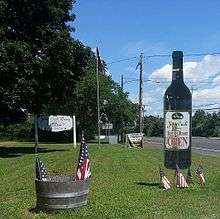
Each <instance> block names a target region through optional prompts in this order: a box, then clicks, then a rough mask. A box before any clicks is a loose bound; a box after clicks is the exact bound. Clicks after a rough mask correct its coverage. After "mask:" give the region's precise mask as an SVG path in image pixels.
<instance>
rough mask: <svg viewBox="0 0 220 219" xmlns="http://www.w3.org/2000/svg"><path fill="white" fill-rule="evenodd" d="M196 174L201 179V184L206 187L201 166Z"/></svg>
mask: <svg viewBox="0 0 220 219" xmlns="http://www.w3.org/2000/svg"><path fill="white" fill-rule="evenodd" d="M196 174H197V176H198V177H199V181H200V184H201V185H202V186H204V185H205V177H204V173H203V168H202V166H201V165H199V167H198V169H197V170H196Z"/></svg>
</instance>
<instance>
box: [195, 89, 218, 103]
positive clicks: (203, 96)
mask: <svg viewBox="0 0 220 219" xmlns="http://www.w3.org/2000/svg"><path fill="white" fill-rule="evenodd" d="M193 101H194V102H197V103H200V104H201V103H210V102H212V103H213V102H218V103H220V86H216V87H213V88H208V89H202V90H199V91H195V92H194V93H193Z"/></svg>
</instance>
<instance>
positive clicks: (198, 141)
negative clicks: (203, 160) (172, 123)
mask: <svg viewBox="0 0 220 219" xmlns="http://www.w3.org/2000/svg"><path fill="white" fill-rule="evenodd" d="M144 145H145V146H146V147H147V146H149V145H151V146H155V147H161V148H162V147H163V138H160V137H145V138H144ZM192 149H193V151H195V152H198V153H202V154H206V155H213V156H220V138H203V137H193V138H192Z"/></svg>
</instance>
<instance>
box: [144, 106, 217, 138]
mask: <svg viewBox="0 0 220 219" xmlns="http://www.w3.org/2000/svg"><path fill="white" fill-rule="evenodd" d="M163 126H164V120H163V118H161V117H155V116H145V118H144V133H145V135H146V136H161V137H162V136H163ZM192 135H193V136H202V137H220V111H219V112H213V113H208V112H206V111H204V110H197V111H196V112H195V113H194V115H193V116H192Z"/></svg>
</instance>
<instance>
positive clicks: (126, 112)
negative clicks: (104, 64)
mask: <svg viewBox="0 0 220 219" xmlns="http://www.w3.org/2000/svg"><path fill="white" fill-rule="evenodd" d="M99 82H100V115H101V121H102V122H103V123H104V122H111V123H113V127H114V130H113V132H114V133H118V132H122V129H123V128H124V127H126V126H129V125H130V124H133V122H134V120H135V117H136V110H135V107H134V104H133V103H131V102H130V101H129V100H128V95H127V94H125V93H123V92H122V90H121V88H120V87H119V85H118V84H117V83H115V82H114V81H113V80H112V79H111V77H110V76H105V75H99ZM96 88H97V85H96V73H95V69H94V68H93V71H90V72H89V73H88V74H87V75H86V76H85V77H84V78H82V80H80V82H79V83H78V86H77V89H76V92H75V95H76V103H75V105H74V111H75V113H76V116H77V119H78V121H79V123H78V130H79V133H81V131H82V130H84V131H85V134H86V135H87V138H92V137H94V135H96V134H97V97H96V91H97V90H96Z"/></svg>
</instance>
